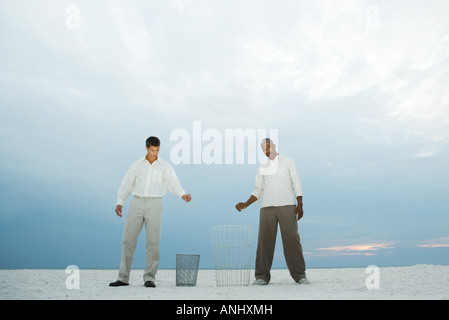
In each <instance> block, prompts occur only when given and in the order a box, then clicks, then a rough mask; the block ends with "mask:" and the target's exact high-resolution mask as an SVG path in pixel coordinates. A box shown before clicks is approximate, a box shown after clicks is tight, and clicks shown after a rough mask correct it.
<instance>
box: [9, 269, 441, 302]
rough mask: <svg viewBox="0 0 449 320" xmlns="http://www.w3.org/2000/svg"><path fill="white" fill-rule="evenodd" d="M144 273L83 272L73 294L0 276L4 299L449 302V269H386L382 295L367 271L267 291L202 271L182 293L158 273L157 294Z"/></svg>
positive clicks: (30, 273) (32, 273) (276, 283)
mask: <svg viewBox="0 0 449 320" xmlns="http://www.w3.org/2000/svg"><path fill="white" fill-rule="evenodd" d="M142 273H143V271H142V270H133V272H132V274H131V280H130V285H129V286H128V287H119V288H113V287H109V286H108V285H109V282H111V281H114V280H115V279H116V276H117V270H82V269H81V270H80V282H79V284H80V288H79V289H72V290H69V289H67V287H66V279H67V278H68V277H69V276H70V274H67V273H66V272H65V270H30V269H26V270H0V283H1V287H0V299H2V300H6V299H58V300H60V299H157V300H225V299H232V300H237V299H239V300H292V299H294V300H305V299H364V300H370V299H397V300H399V299H407V300H412V299H438V300H439V299H449V266H434V265H417V266H411V267H381V268H379V274H380V277H379V279H380V281H379V286H380V287H379V289H367V287H366V279H367V277H369V276H370V274H367V273H366V269H365V268H342V269H337V268H336V269H309V270H308V273H307V274H308V278H309V280H310V282H311V283H310V284H309V285H297V284H295V283H294V282H293V280H292V279H291V278H290V276H289V273H288V271H287V270H273V271H272V280H271V282H270V284H269V285H268V286H254V285H249V286H238V287H217V286H216V282H215V271H214V270H199V273H198V281H197V285H196V286H195V287H177V286H176V284H175V279H176V272H175V271H174V270H159V272H158V275H157V279H156V285H157V288H146V287H144V286H143V280H142V278H141V277H142ZM251 277H252V274H251ZM251 282H252V279H251Z"/></svg>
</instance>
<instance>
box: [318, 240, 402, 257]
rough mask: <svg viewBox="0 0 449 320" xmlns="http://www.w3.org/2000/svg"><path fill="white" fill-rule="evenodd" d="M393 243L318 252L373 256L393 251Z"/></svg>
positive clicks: (340, 247)
mask: <svg viewBox="0 0 449 320" xmlns="http://www.w3.org/2000/svg"><path fill="white" fill-rule="evenodd" d="M392 248H394V247H392V246H391V243H371V244H353V245H347V246H336V247H327V248H318V249H316V250H317V251H325V252H328V253H330V254H332V255H364V256H373V255H376V254H377V251H379V250H382V249H392Z"/></svg>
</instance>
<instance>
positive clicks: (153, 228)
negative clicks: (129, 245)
mask: <svg viewBox="0 0 449 320" xmlns="http://www.w3.org/2000/svg"><path fill="white" fill-rule="evenodd" d="M161 223H162V199H161V198H148V199H147V210H146V212H145V231H146V236H147V238H146V239H147V240H146V267H145V272H144V274H143V281H144V282H145V281H154V280H155V278H156V272H157V269H158V267H159V262H160V256H159V247H160V239H161Z"/></svg>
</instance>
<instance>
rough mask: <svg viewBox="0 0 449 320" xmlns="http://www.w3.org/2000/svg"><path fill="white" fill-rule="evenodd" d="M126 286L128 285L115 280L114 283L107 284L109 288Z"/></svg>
mask: <svg viewBox="0 0 449 320" xmlns="http://www.w3.org/2000/svg"><path fill="white" fill-rule="evenodd" d="M128 285H129V284H128V283H125V282H122V281H120V280H117V281H115V282H111V283H110V284H109V286H110V287H122V286H128Z"/></svg>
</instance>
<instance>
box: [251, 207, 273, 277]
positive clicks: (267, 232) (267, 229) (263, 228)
mask: <svg viewBox="0 0 449 320" xmlns="http://www.w3.org/2000/svg"><path fill="white" fill-rule="evenodd" d="M277 227H278V222H277V218H276V210H275V208H274V207H265V208H261V209H260V218H259V240H258V243H257V252H256V270H255V277H256V279H263V280H265V281H266V282H267V283H268V282H270V279H271V274H270V270H271V265H272V264H273V255H274V248H275V244H276V234H277Z"/></svg>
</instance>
